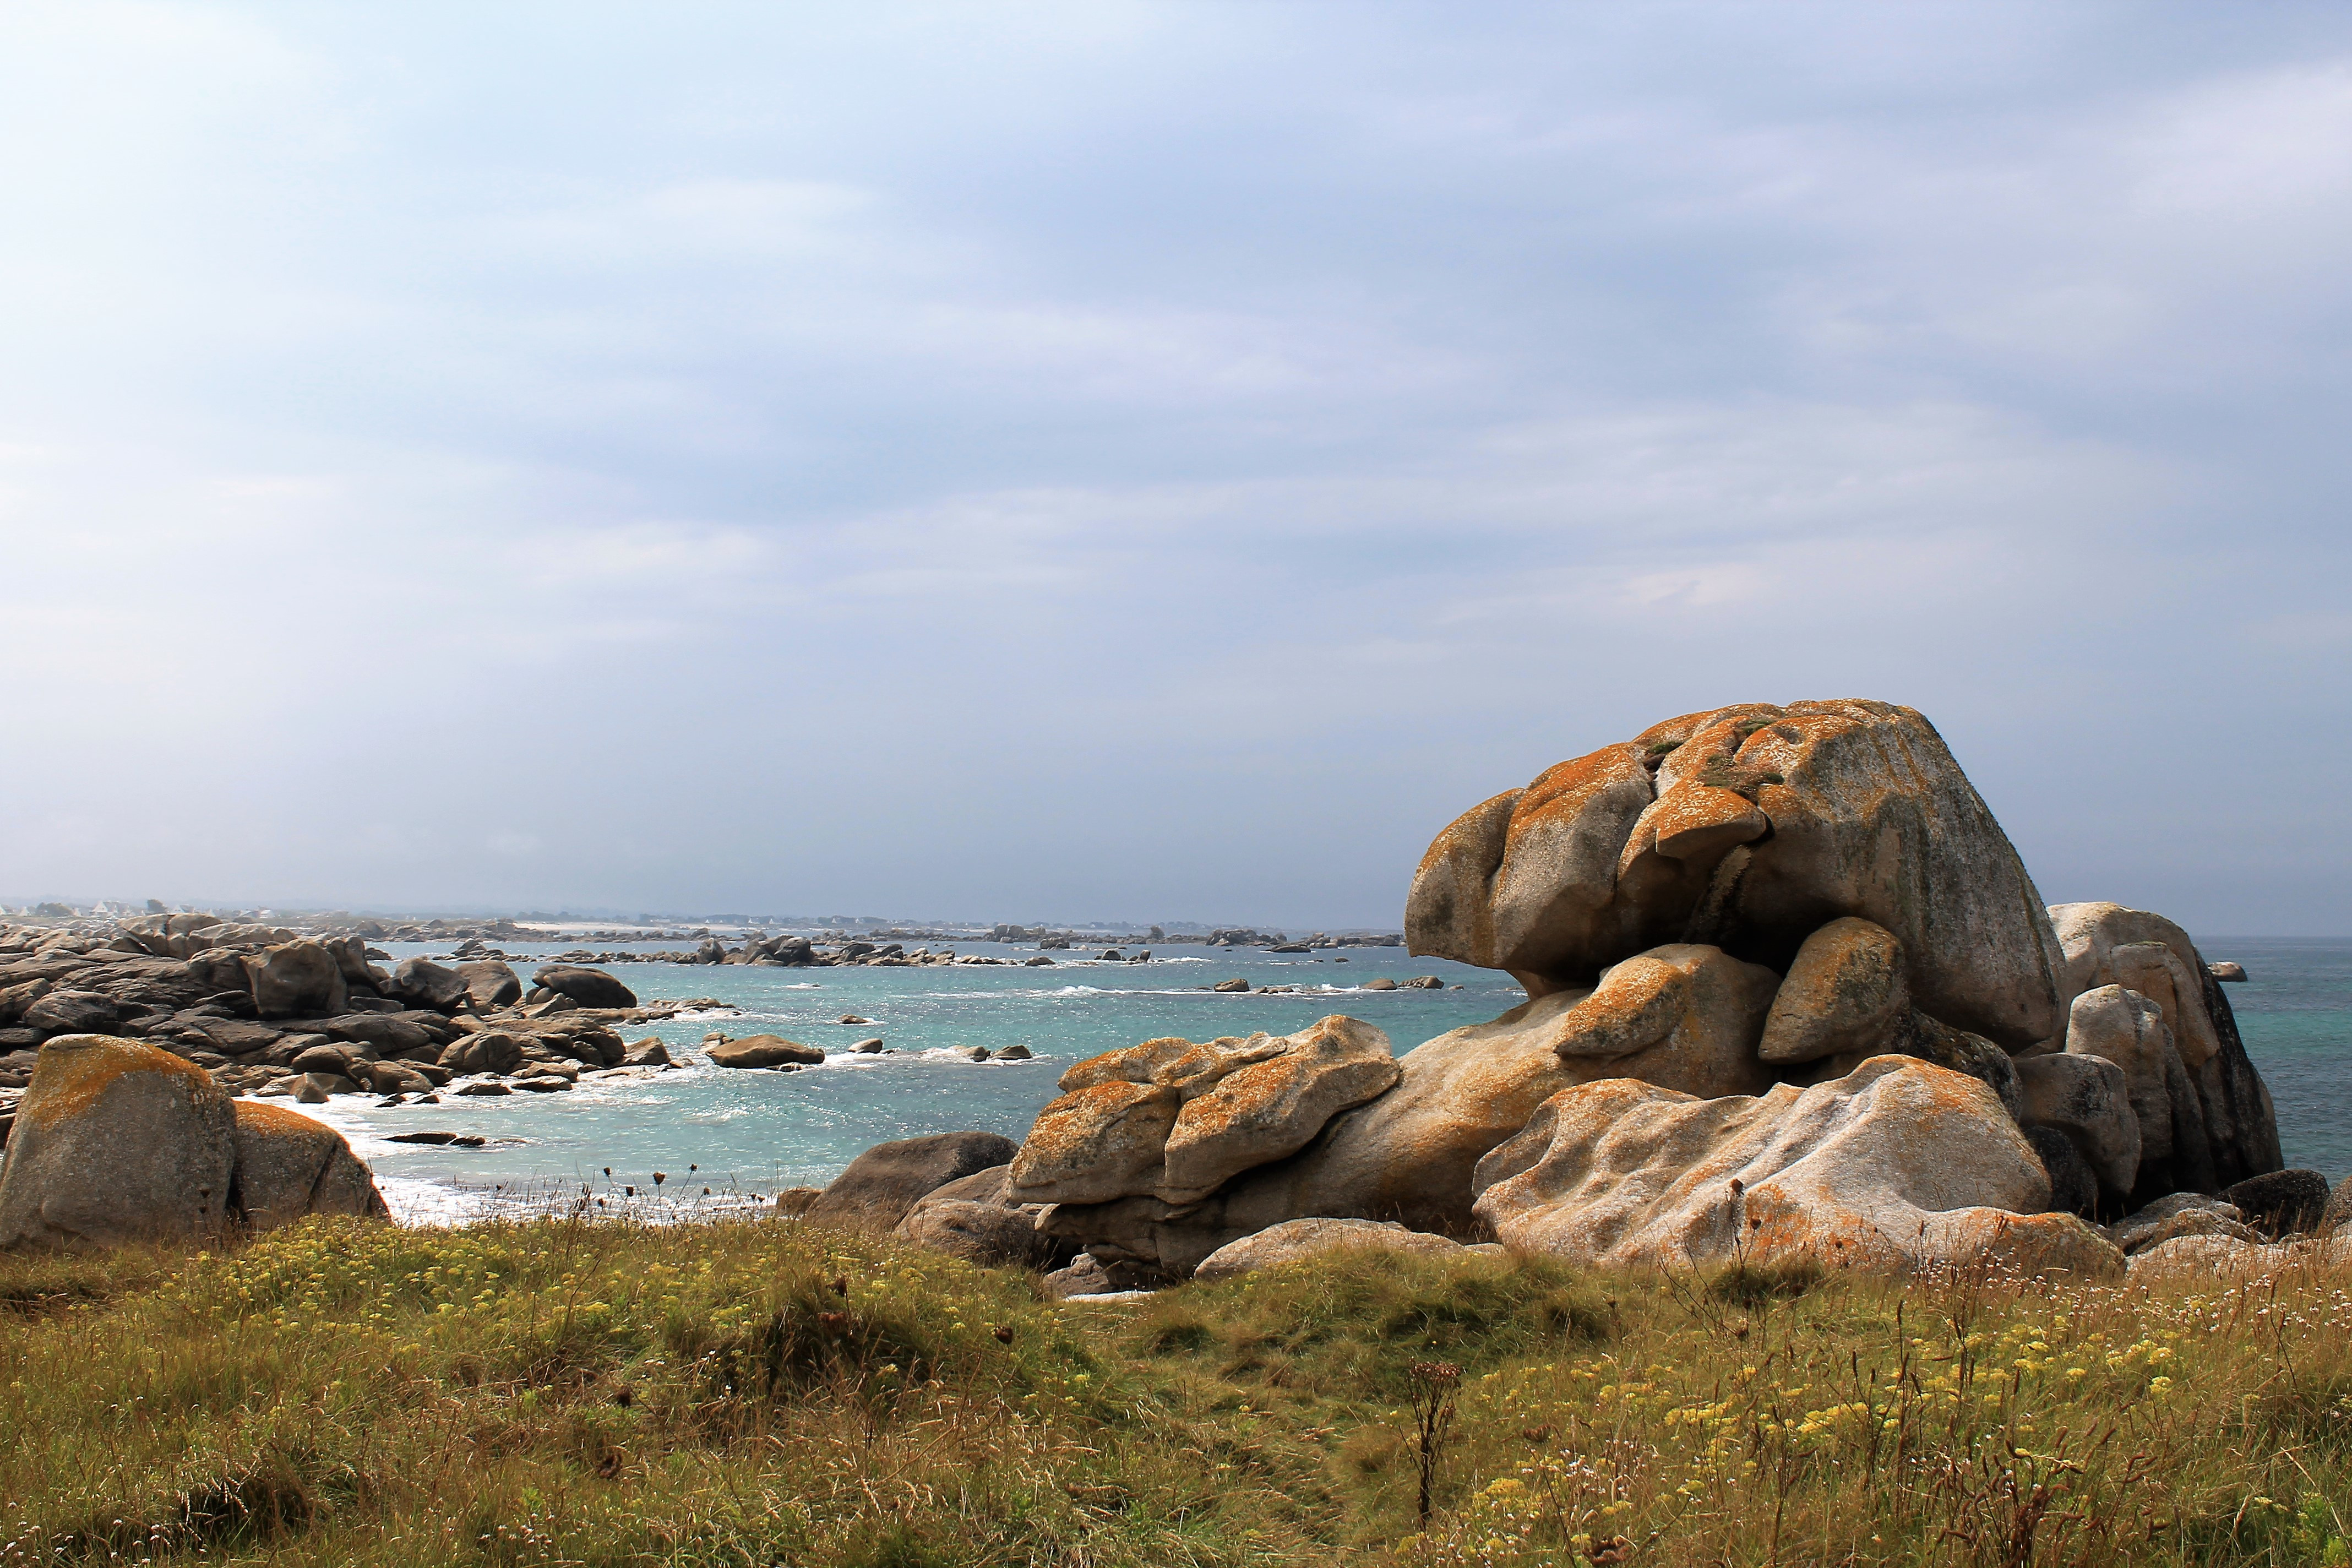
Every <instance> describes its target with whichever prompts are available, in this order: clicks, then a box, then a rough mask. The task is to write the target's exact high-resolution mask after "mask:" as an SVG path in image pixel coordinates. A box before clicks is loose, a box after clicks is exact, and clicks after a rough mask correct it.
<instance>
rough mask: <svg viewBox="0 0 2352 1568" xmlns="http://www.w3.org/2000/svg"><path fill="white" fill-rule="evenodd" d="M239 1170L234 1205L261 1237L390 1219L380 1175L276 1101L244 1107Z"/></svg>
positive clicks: (320, 1127)
mask: <svg viewBox="0 0 2352 1568" xmlns="http://www.w3.org/2000/svg"><path fill="white" fill-rule="evenodd" d="M235 1142H236V1173H235V1177H234V1179H233V1180H232V1182H231V1184H230V1199H229V1201H230V1206H231V1207H232V1209H233V1210H234V1211H235V1212H236V1214H237V1215H239V1216H240V1217H242V1218H243V1219H244V1221H245V1223H246V1224H247V1225H248V1226H251V1227H252V1228H254V1229H256V1230H269V1229H273V1228H275V1227H276V1226H281V1225H290V1224H292V1223H293V1222H294V1221H295V1220H298V1219H301V1218H303V1217H304V1216H306V1215H352V1216H355V1217H358V1218H362V1219H389V1218H390V1217H391V1216H392V1211H391V1210H390V1209H388V1208H386V1207H385V1206H384V1201H383V1194H382V1193H381V1192H379V1191H377V1190H376V1184H375V1173H374V1172H373V1171H371V1170H369V1169H368V1167H367V1163H366V1162H365V1161H363V1160H362V1159H361V1158H360V1157H359V1156H358V1155H356V1154H354V1153H352V1146H351V1144H350V1143H349V1142H346V1141H345V1140H344V1138H343V1135H342V1134H341V1133H340V1132H338V1131H335V1130H334V1129H333V1128H331V1127H330V1126H328V1125H326V1123H324V1122H322V1121H312V1120H311V1119H310V1117H307V1116H304V1115H302V1114H300V1113H299V1111H293V1110H287V1109H286V1108H285V1107H284V1106H282V1105H272V1104H270V1103H269V1102H268V1100H237V1101H236V1129H235Z"/></svg>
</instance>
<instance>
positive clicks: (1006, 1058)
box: [996, 1045, 1036, 1062]
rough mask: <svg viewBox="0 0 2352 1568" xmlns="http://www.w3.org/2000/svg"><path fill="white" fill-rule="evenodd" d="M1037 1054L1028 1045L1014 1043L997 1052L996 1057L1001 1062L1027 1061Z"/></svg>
mask: <svg viewBox="0 0 2352 1568" xmlns="http://www.w3.org/2000/svg"><path fill="white" fill-rule="evenodd" d="M1035 1054H1036V1053H1035V1052H1034V1051H1032V1050H1031V1049H1030V1048H1029V1047H1026V1046H1022V1045H1012V1046H1007V1047H1004V1048H1003V1050H1001V1051H999V1052H997V1053H996V1059H997V1060H998V1061H1001V1062H1025V1061H1028V1060H1029V1059H1030V1058H1033V1057H1034V1056H1035Z"/></svg>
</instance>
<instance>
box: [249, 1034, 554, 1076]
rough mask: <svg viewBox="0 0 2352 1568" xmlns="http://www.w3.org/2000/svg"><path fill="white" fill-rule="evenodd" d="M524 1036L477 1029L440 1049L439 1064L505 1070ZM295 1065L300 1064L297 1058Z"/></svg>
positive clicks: (514, 1063)
mask: <svg viewBox="0 0 2352 1568" xmlns="http://www.w3.org/2000/svg"><path fill="white" fill-rule="evenodd" d="M527 1038H528V1037H526V1036H522V1035H517V1034H513V1033H510V1032H509V1031H507V1030H505V1029H477V1030H476V1031H475V1032H474V1033H472V1034H470V1035H462V1036H460V1037H457V1039H455V1040H452V1041H451V1042H450V1043H449V1044H447V1045H446V1046H444V1047H442V1048H441V1065H442V1066H443V1067H445V1068H448V1069H449V1070H450V1071H451V1072H453V1073H467V1072H494V1073H509V1072H512V1071H514V1070H515V1068H518V1067H520V1066H521V1065H522V1051H523V1045H524V1042H525V1040H526V1039H527ZM295 1065H296V1066H298V1067H299V1066H300V1065H301V1061H300V1058H296V1061H295Z"/></svg>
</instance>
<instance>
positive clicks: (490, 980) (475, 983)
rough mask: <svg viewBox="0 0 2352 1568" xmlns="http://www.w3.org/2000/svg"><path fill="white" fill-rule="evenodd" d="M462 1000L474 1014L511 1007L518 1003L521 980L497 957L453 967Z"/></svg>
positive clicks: (520, 993) (520, 998)
mask: <svg viewBox="0 0 2352 1568" xmlns="http://www.w3.org/2000/svg"><path fill="white" fill-rule="evenodd" d="M457 978H458V980H459V982H460V983H462V984H463V985H464V986H465V994H466V999H467V1001H469V1002H471V1003H472V1004H473V1005H474V1010H475V1011H476V1012H478V1013H488V1012H490V1011H493V1010H494V1009H496V1008H499V1007H511V1006H513V1005H515V1004H516V1003H518V1002H520V1001H521V1000H522V981H521V980H520V978H518V977H517V976H516V974H515V972H514V971H513V969H511V968H509V966H508V964H507V962H506V961H505V960H504V959H501V958H478V959H473V960H470V961H469V962H467V963H461V964H459V965H457Z"/></svg>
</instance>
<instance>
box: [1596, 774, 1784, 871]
mask: <svg viewBox="0 0 2352 1568" xmlns="http://www.w3.org/2000/svg"><path fill="white" fill-rule="evenodd" d="M1771 826H1772V823H1771V819H1770V818H1769V817H1767V816H1765V815H1764V813H1763V812H1761V811H1759V810H1758V809H1757V806H1756V804H1755V803H1754V802H1753V801H1751V800H1749V799H1748V797H1747V796H1746V795H1739V794H1738V793H1736V792H1735V791H1732V790H1728V789H1724V788H1721V787H1719V786H1717V785H1715V784H1700V783H1697V782H1696V781H1691V782H1685V783H1683V784H1676V785H1675V787H1674V788H1672V789H1670V790H1668V791H1666V793H1665V794H1664V795H1660V796H1659V797H1658V799H1657V802H1656V804H1655V805H1652V806H1651V807H1650V809H1649V810H1648V811H1646V812H1644V813H1643V814H1642V821H1641V823H1640V825H1639V826H1636V827H1635V828H1634V830H1633V838H1632V839H1631V840H1630V841H1628V842H1627V844H1626V846H1625V854H1624V857H1623V858H1622V859H1621V861H1620V863H1619V875H1621V876H1622V875H1623V867H1624V864H1625V863H1626V862H1628V861H1630V860H1631V859H1632V858H1633V856H1635V855H1636V854H1639V853H1640V852H1641V851H1643V849H1655V850H1656V851H1657V852H1658V853H1659V854H1661V855H1664V856H1665V857H1666V858H1668V859H1670V860H1685V861H1691V862H1700V861H1706V862H1712V861H1713V860H1714V859H1715V858H1717V857H1718V856H1720V855H1721V854H1722V853H1723V852H1724V851H1725V850H1727V849H1728V848H1730V847H1732V846H1733V845H1735V844H1750V843H1753V842H1754V841H1755V840H1757V839H1759V838H1761V837H1764V835H1765V834H1766V833H1768V832H1769V831H1770V830H1771Z"/></svg>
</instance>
